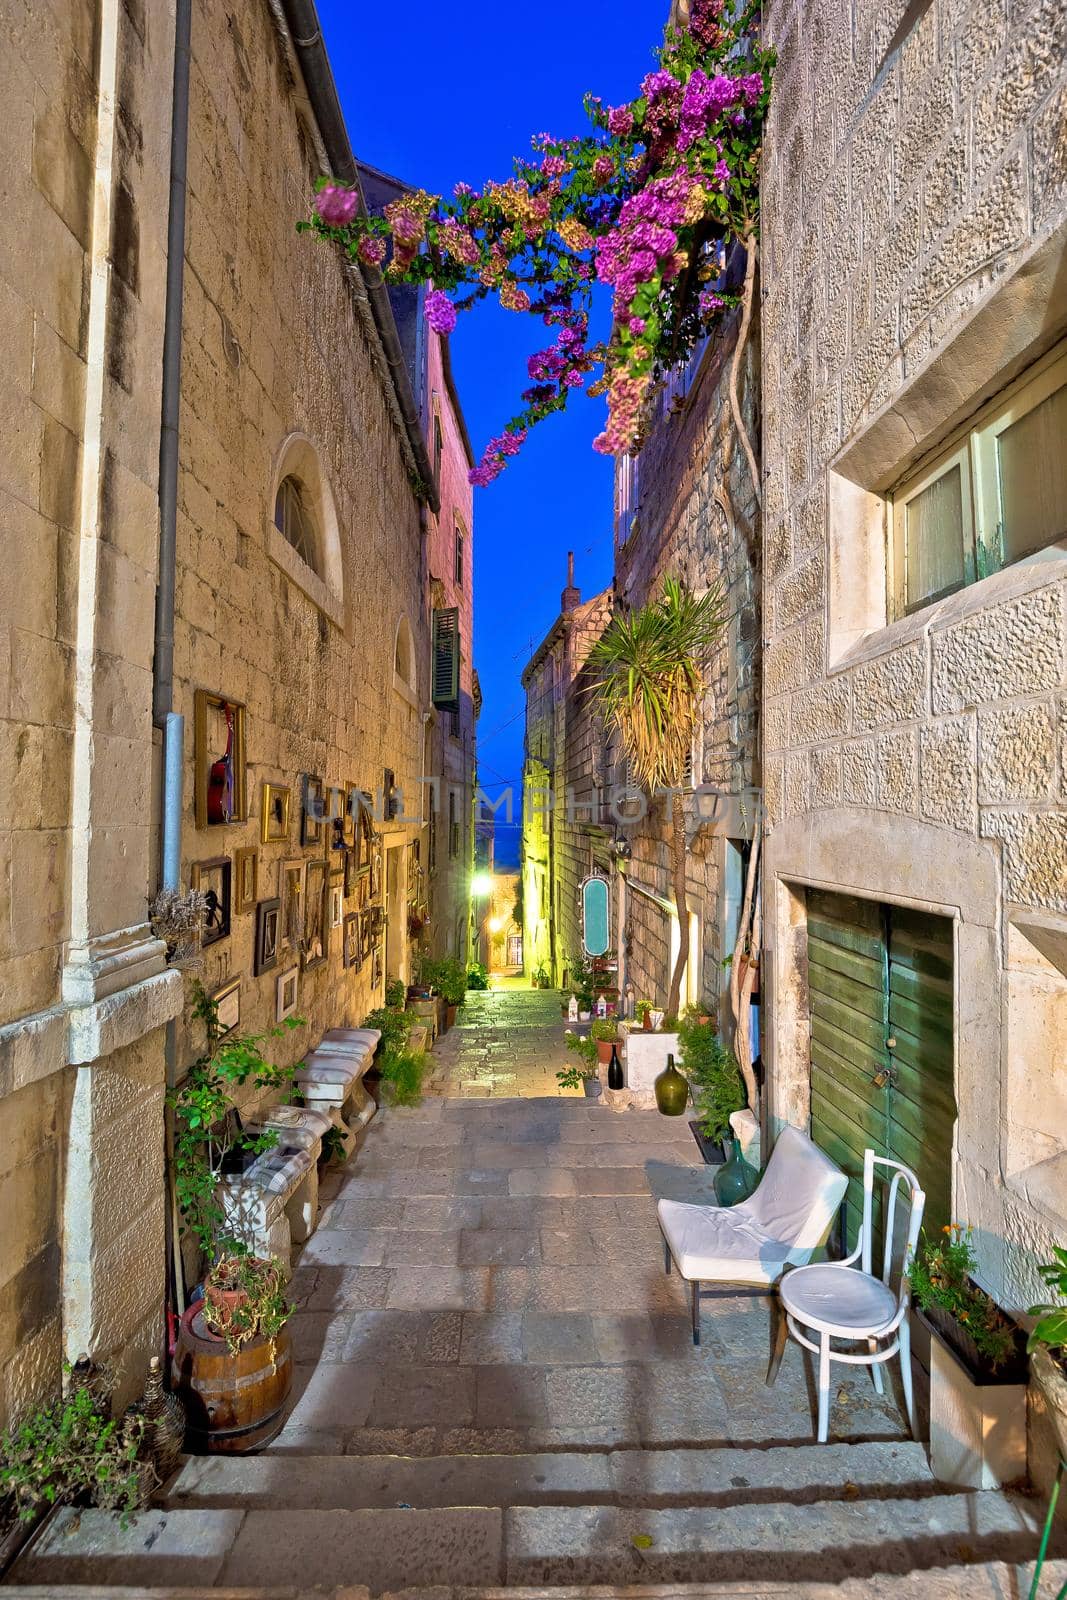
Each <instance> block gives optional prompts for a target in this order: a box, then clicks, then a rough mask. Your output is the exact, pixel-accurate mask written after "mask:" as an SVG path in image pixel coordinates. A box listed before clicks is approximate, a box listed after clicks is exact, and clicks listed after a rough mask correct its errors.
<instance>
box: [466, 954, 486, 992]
mask: <svg viewBox="0 0 1067 1600" xmlns="http://www.w3.org/2000/svg"><path fill="white" fill-rule="evenodd" d="M488 987H489V968H488V967H486V966H484V965H483V964H482V962H480V961H474V962H472V963H471V965H470V966H469V967H468V968H467V988H468V989H477V990H479V991H480V990H484V989H488Z"/></svg>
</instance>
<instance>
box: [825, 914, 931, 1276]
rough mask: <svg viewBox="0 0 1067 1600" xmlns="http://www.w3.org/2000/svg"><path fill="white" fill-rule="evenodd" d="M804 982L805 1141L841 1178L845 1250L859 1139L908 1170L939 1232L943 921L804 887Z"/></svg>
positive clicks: (859, 1191) (853, 1221)
mask: <svg viewBox="0 0 1067 1600" xmlns="http://www.w3.org/2000/svg"><path fill="white" fill-rule="evenodd" d="M808 987H809V995H810V1008H811V1136H812V1138H813V1139H814V1141H815V1143H816V1144H818V1145H819V1146H820V1147H821V1148H822V1149H824V1150H825V1151H826V1152H827V1154H828V1155H829V1156H831V1157H832V1158H833V1159H834V1160H835V1161H836V1162H837V1163H838V1165H839V1166H840V1167H841V1168H842V1170H843V1171H845V1172H847V1173H848V1174H849V1179H850V1182H849V1188H848V1194H847V1196H846V1214H845V1222H846V1237H847V1239H848V1241H849V1248H851V1247H852V1244H853V1242H854V1241H855V1239H856V1237H857V1232H858V1229H859V1225H860V1220H861V1217H862V1211H863V1152H864V1150H865V1149H866V1148H867V1147H868V1146H870V1147H871V1148H872V1149H874V1150H875V1151H876V1152H877V1154H879V1155H887V1156H891V1157H893V1158H894V1159H895V1160H897V1161H903V1162H905V1163H906V1164H907V1165H908V1166H910V1167H911V1168H912V1169H913V1170H914V1171H915V1172H916V1173H917V1175H918V1177H919V1181H920V1182H921V1183H922V1184H923V1187H924V1188H925V1189H926V1191H927V1221H928V1223H929V1225H930V1226H931V1227H940V1226H941V1224H942V1222H945V1221H948V1219H949V1210H950V1184H951V1161H952V1158H951V1151H952V1136H953V1124H954V1122H955V1118H956V1104H955V1099H954V1096H953V1060H952V924H951V922H949V921H948V920H947V919H945V918H942V917H928V916H923V915H921V914H920V913H918V912H913V911H903V910H901V909H900V908H898V907H893V906H883V905H879V904H878V903H877V902H875V901H871V900H860V899H857V898H854V897H852V896H849V895H835V894H826V893H823V892H822V891H817V890H810V891H809V892H808ZM879 1210H880V1208H879V1207H877V1205H876V1212H875V1221H876V1224H877V1223H878V1221H879Z"/></svg>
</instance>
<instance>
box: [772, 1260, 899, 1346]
mask: <svg viewBox="0 0 1067 1600" xmlns="http://www.w3.org/2000/svg"><path fill="white" fill-rule="evenodd" d="M779 1292H780V1293H781V1297H782V1304H783V1306H784V1307H785V1309H786V1310H787V1311H788V1312H789V1313H790V1314H791V1315H792V1316H794V1317H796V1318H797V1320H798V1322H803V1323H806V1324H808V1325H809V1326H811V1325H812V1323H813V1322H814V1323H815V1324H817V1325H818V1327H820V1328H826V1329H828V1330H829V1331H830V1332H832V1333H833V1332H836V1333H839V1334H840V1335H841V1337H842V1338H847V1337H848V1335H849V1333H850V1332H853V1331H860V1332H862V1333H863V1336H864V1337H865V1338H866V1337H867V1336H868V1335H871V1336H875V1337H876V1336H877V1334H878V1330H879V1329H880V1328H884V1327H886V1326H887V1325H888V1324H889V1323H891V1322H892V1321H893V1319H894V1318H895V1317H896V1314H897V1309H898V1304H899V1302H898V1300H897V1297H896V1295H895V1294H894V1293H893V1291H892V1289H890V1288H889V1287H888V1285H887V1284H884V1283H883V1282H882V1280H881V1279H880V1278H873V1277H871V1275H870V1274H869V1273H867V1272H861V1271H860V1270H859V1269H858V1268H857V1267H846V1266H843V1265H842V1264H841V1263H840V1262H837V1261H817V1262H816V1263H815V1265H814V1266H811V1267H798V1268H797V1270H796V1271H795V1272H789V1273H787V1274H786V1276H785V1277H784V1278H783V1279H782V1282H781V1285H780V1291H779Z"/></svg>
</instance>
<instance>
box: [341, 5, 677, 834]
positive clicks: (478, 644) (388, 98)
mask: <svg viewBox="0 0 1067 1600" xmlns="http://www.w3.org/2000/svg"><path fill="white" fill-rule="evenodd" d="M667 10H668V7H667V4H666V0H578V3H576V4H572V5H569V6H567V7H565V8H562V9H557V8H555V7H548V8H545V9H543V10H542V11H537V10H533V11H531V10H530V8H529V7H519V8H517V9H516V10H514V11H509V10H508V9H507V7H506V6H500V5H499V4H495V3H494V4H490V3H489V0H467V3H465V4H460V5H459V6H458V7H456V8H454V9H449V10H446V9H445V8H443V7H442V6H440V5H439V4H430V3H429V0H407V3H406V4H405V5H403V6H402V7H401V8H400V9H398V10H394V9H393V8H392V6H389V5H382V6H359V7H357V6H354V5H353V4H352V0H319V15H320V17H321V20H322V28H323V33H324V35H325V39H326V45H327V48H328V50H329V53H330V59H331V61H332V63H333V70H334V76H335V78H336V80H337V88H338V92H339V94H340V96H341V103H342V106H343V107H344V113H345V119H346V121H347V123H348V132H349V137H350V139H351V141H352V147H353V149H354V150H355V152H356V155H357V156H358V157H359V158H360V159H361V160H363V161H368V162H370V163H371V165H372V166H376V167H380V168H381V169H382V170H384V171H386V172H391V173H393V174H395V175H396V176H397V177H400V178H403V179H405V180H406V181H408V182H410V183H411V184H413V185H416V186H419V187H421V188H425V189H429V190H430V191H432V192H433V193H438V194H440V193H444V194H450V193H451V191H452V187H453V185H454V184H455V183H457V182H458V181H459V180H461V179H462V180H464V181H465V182H468V183H471V184H473V185H475V187H480V186H481V184H482V183H484V182H485V180H486V179H487V178H499V179H503V178H506V177H508V176H509V175H510V172H511V157H512V156H513V155H515V154H525V153H527V152H528V150H529V138H530V135H531V134H533V133H539V132H542V131H544V132H550V133H553V134H557V135H560V136H567V135H570V134H575V133H580V132H582V131H583V130H584V129H585V128H586V127H587V126H588V124H587V122H586V119H585V114H584V112H583V110H582V97H583V95H584V94H585V92H586V91H587V90H589V91H591V92H592V93H594V94H599V95H600V96H601V97H602V98H603V99H604V100H605V101H607V102H608V103H609V104H614V103H617V102H618V101H620V100H624V99H631V98H632V97H633V96H634V95H635V94H636V92H637V85H638V83H639V81H640V79H641V78H642V77H643V76H644V74H645V73H646V72H647V71H650V70H651V68H652V66H653V65H654V63H653V60H652V54H651V52H652V50H653V48H654V46H655V45H656V44H657V43H658V42H659V40H660V38H661V36H662V31H663V24H664V21H665V18H666V14H667ZM600 309H601V317H602V318H603V319H604V322H603V323H602V327H603V329H604V331H606V319H607V311H608V306H607V301H606V299H605V300H603V303H602V305H601V308H600ZM550 338H551V335H550V333H549V330H548V329H546V328H544V327H543V326H542V325H541V323H540V322H538V321H536V320H535V319H534V318H533V317H528V316H520V315H516V314H515V313H514V312H507V311H503V310H501V309H500V307H499V306H497V305H496V303H495V301H494V302H493V303H492V304H489V303H483V304H482V305H480V306H478V307H476V308H475V310H474V311H472V312H469V313H467V314H466V315H464V316H463V317H461V318H460V321H459V324H458V326H457V328H456V331H455V333H454V334H453V335H452V356H453V363H454V366H455V371H456V377H457V381H458V385H459V392H460V398H461V400H462V404H463V409H464V413H465V415H466V418H467V426H468V429H469V431H470V435H471V441H472V443H473V445H474V449H475V452H476V453H477V454H480V453H481V451H482V449H483V447H484V445H485V443H486V440H487V439H489V438H490V437H491V436H492V435H493V434H495V433H497V432H499V430H500V428H501V426H502V425H503V423H504V422H505V421H506V420H507V418H508V417H510V416H511V415H512V414H513V413H514V412H515V411H516V410H518V409H519V400H518V396H519V393H520V391H521V390H522V389H524V388H525V387H526V386H527V384H528V383H529V381H530V380H529V379H528V377H527V375H526V357H527V355H528V354H529V353H530V352H531V351H532V350H535V349H538V348H540V347H543V346H544V345H546V344H548V343H549V342H550ZM604 415H605V407H604V401H603V399H599V400H589V399H587V398H586V397H585V396H584V395H583V394H581V393H578V394H576V395H575V396H574V397H573V398H572V400H571V404H570V408H569V410H568V412H567V413H566V414H565V415H564V416H562V417H551V418H549V419H548V421H546V422H544V423H542V424H541V425H540V427H538V428H536V429H535V430H534V432H533V433H532V434H531V436H530V438H529V440H528V441H527V444H526V446H525V448H524V449H523V451H522V453H521V454H520V455H519V456H518V457H516V458H515V459H514V460H513V461H512V462H511V463H510V465H509V466H508V467H507V468H506V469H505V471H504V472H503V474H502V475H501V476H500V477H499V478H498V479H497V480H496V482H495V483H493V484H490V486H489V488H487V489H476V490H475V491H474V552H475V597H474V604H475V610H474V635H475V647H474V660H475V665H476V667H477V669H478V674H479V677H480V678H481V683H482V691H483V694H484V697H485V704H484V707H483V710H482V715H481V720H480V722H479V729H478V759H479V767H480V777H481V781H482V784H483V786H484V788H485V789H486V791H487V793H489V794H490V795H492V796H494V797H495V796H496V795H497V794H499V792H500V789H501V786H502V784H504V783H510V784H512V785H513V786H514V789H515V795H516V807H515V813H514V814H515V818H516V821H517V820H518V817H519V815H520V811H521V803H520V802H521V774H522V733H523V721H522V714H521V713H522V709H523V694H522V684H521V683H520V674H521V672H522V668H523V666H524V664H525V662H526V660H527V658H528V656H529V654H530V647H531V642H532V643H533V644H536V643H538V642H539V640H540V639H541V638H542V637H543V635H544V634H545V632H546V631H547V629H548V628H549V627H550V625H551V623H552V622H553V620H554V619H555V617H556V615H557V613H558V610H559V593H560V590H561V589H562V588H563V585H564V582H565V581H566V559H567V551H568V550H574V551H575V580H576V582H577V584H578V586H579V588H580V589H581V591H582V594H583V596H588V595H591V594H595V593H596V592H597V590H598V589H601V588H603V587H604V586H605V584H607V583H608V582H609V580H610V577H611V517H612V495H611V475H612V469H611V462H610V460H609V459H607V458H605V457H603V456H599V455H597V454H595V453H594V451H593V450H592V448H591V445H592V440H593V437H594V436H595V434H597V433H599V431H600V429H601V427H602V426H603V420H604ZM500 816H502V813H498V817H500ZM517 859H518V828H517V827H513V828H511V829H507V828H503V827H498V829H497V861H498V863H501V864H504V863H507V862H517Z"/></svg>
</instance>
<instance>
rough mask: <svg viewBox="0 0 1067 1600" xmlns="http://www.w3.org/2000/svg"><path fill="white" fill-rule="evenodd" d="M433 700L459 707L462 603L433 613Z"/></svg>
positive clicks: (445, 706)
mask: <svg viewBox="0 0 1067 1600" xmlns="http://www.w3.org/2000/svg"><path fill="white" fill-rule="evenodd" d="M432 699H433V703H434V705H435V706H436V707H437V709H438V711H458V710H459V607H458V606H450V607H449V608H448V610H446V611H435V612H434V614H433V695H432Z"/></svg>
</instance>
